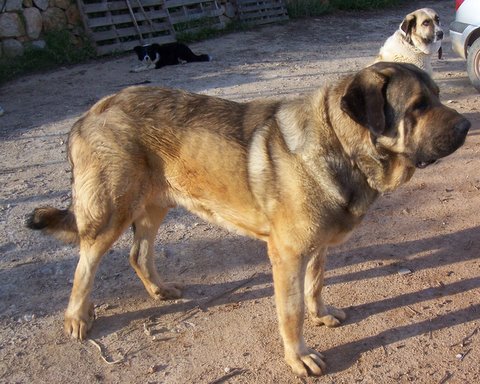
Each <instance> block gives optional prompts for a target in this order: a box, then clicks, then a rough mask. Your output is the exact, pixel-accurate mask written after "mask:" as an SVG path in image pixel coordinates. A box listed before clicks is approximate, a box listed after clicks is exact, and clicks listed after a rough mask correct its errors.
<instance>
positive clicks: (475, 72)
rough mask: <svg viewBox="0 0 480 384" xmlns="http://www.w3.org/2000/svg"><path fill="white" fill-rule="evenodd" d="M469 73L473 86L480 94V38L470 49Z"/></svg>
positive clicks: (468, 58)
mask: <svg viewBox="0 0 480 384" xmlns="http://www.w3.org/2000/svg"><path fill="white" fill-rule="evenodd" d="M467 73H468V77H469V78H470V81H471V82H472V84H473V86H474V87H475V88H476V89H477V91H479V92H480V38H478V39H477V40H475V41H474V42H473V44H472V45H471V46H470V48H469V49H468V56H467Z"/></svg>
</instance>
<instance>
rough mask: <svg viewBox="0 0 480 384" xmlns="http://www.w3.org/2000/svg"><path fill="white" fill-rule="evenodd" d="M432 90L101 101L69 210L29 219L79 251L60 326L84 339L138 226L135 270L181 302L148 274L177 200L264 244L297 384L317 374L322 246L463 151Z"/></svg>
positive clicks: (81, 148)
mask: <svg viewBox="0 0 480 384" xmlns="http://www.w3.org/2000/svg"><path fill="white" fill-rule="evenodd" d="M438 93H439V91H438V88H437V86H436V85H435V83H434V82H433V81H432V80H431V79H430V77H429V76H428V75H427V74H426V73H425V72H423V71H421V70H419V69H418V68H417V67H415V66H413V65H408V64H394V63H378V64H375V65H373V66H371V67H368V68H366V69H364V70H362V71H360V72H358V73H357V74H355V75H351V76H348V77H346V78H344V79H343V80H341V81H340V82H338V83H335V84H332V85H329V86H326V87H325V88H323V89H319V90H318V91H316V92H313V93H312V94H309V95H306V96H302V97H298V98H296V99H293V100H288V101H285V100H284V101H251V102H248V103H237V102H233V101H228V100H224V99H219V98H215V97H209V96H205V95H196V94H192V93H188V92H183V91H178V90H171V89H164V88H158V87H131V88H127V89H125V90H123V91H121V92H119V93H117V94H114V95H112V96H108V97H105V98H104V99H102V100H100V101H99V102H98V103H96V104H95V105H94V106H93V107H92V108H91V109H90V110H89V111H88V112H87V113H85V114H84V115H83V116H82V117H81V118H80V119H79V120H78V121H77V122H76V123H75V124H74V126H73V128H72V131H71V133H70V137H69V141H68V153H69V160H70V162H71V165H72V170H73V181H72V201H71V204H70V206H69V207H68V208H66V209H57V208H53V207H43V208H37V209H36V210H35V211H34V212H33V213H32V214H31V216H30V217H29V219H28V226H29V227H30V228H33V229H40V230H43V231H45V232H49V233H52V234H54V235H56V236H57V237H59V238H61V239H63V240H66V241H73V242H77V243H78V244H79V246H80V259H79V262H78V265H77V269H76V272H75V278H74V282H73V289H72V293H71V296H70V301H69V304H68V307H67V310H66V313H65V331H66V332H67V334H68V335H70V336H72V337H73V338H76V339H84V338H85V337H86V335H87V332H88V330H89V329H90V328H91V326H92V324H93V304H92V302H91V301H90V293H91V292H90V291H91V289H92V285H93V279H94V276H95V272H96V269H97V266H98V264H99V262H100V259H101V258H102V256H103V255H104V254H105V253H106V252H107V251H108V249H109V248H110V247H111V246H112V244H113V243H114V241H115V240H116V239H118V237H119V236H120V235H121V234H122V233H123V232H124V231H125V230H126V229H127V228H128V227H130V226H132V227H133V228H134V240H133V245H132V248H131V251H130V263H131V265H132V267H133V268H134V269H135V271H136V273H137V275H138V277H139V278H140V279H141V281H142V282H143V284H144V286H145V288H146V290H147V292H148V293H149V295H150V296H151V297H153V298H154V299H172V298H177V297H179V296H180V295H181V293H182V292H181V288H182V287H181V285H179V284H176V283H166V282H163V281H162V279H161V278H160V276H159V274H158V273H157V270H156V269H155V268H154V239H155V235H156V233H157V230H158V228H159V226H160V224H161V222H162V219H163V218H164V217H165V215H166V213H167V211H168V210H169V209H170V208H172V207H175V206H177V205H181V206H184V207H186V208H187V209H189V210H190V211H192V212H194V213H196V214H198V215H199V216H201V217H203V218H205V219H207V220H209V221H212V222H215V223H218V224H220V225H222V226H225V227H227V228H230V229H233V230H236V231H238V232H240V233H243V234H246V235H249V236H252V237H254V238H258V239H261V240H264V241H265V242H266V243H267V245H268V256H269V258H270V260H271V264H272V268H273V280H274V290H275V300H276V308H277V312H278V322H279V328H280V334H281V336H282V339H283V344H284V353H285V355H284V356H285V359H286V361H287V363H288V364H289V365H290V367H291V368H292V369H293V371H294V373H295V374H296V375H299V376H306V375H308V374H312V375H320V374H322V372H324V371H325V369H326V367H325V363H324V360H323V356H322V355H321V354H320V353H318V352H317V351H314V350H312V349H310V348H309V347H307V345H306V343H305V341H304V338H303V330H302V329H303V322H304V307H306V310H307V312H308V314H309V316H310V317H311V318H312V320H313V322H314V323H316V324H325V325H327V326H337V325H339V324H340V323H341V321H342V320H344V319H345V313H344V312H343V311H342V310H341V309H337V308H335V307H332V306H326V305H325V304H324V301H323V299H322V287H323V275H324V265H325V257H326V256H325V255H326V251H327V248H328V247H329V246H331V245H334V244H337V243H339V242H341V241H342V240H344V239H345V237H346V236H347V235H348V234H349V233H350V232H351V231H352V230H353V228H355V226H357V225H358V224H359V223H360V222H361V220H362V218H363V217H364V215H365V214H366V212H367V210H368V208H369V206H370V205H371V204H372V203H373V201H374V200H375V199H376V198H377V197H378V196H379V195H380V194H381V193H383V192H386V191H392V190H394V189H395V188H397V187H398V186H400V185H401V184H403V183H405V182H406V181H408V180H409V179H410V178H411V177H412V175H413V173H414V171H415V169H417V168H424V167H426V166H428V165H429V164H431V163H433V162H435V161H436V160H437V159H439V158H442V157H445V156H447V155H449V154H451V153H453V152H454V151H455V150H457V149H458V148H459V147H460V146H461V145H462V144H463V143H464V141H465V137H466V135H467V132H468V130H469V127H470V123H469V122H468V120H466V119H465V118H464V117H463V116H461V115H460V114H458V113H457V112H456V111H454V110H453V109H451V108H447V107H446V106H444V105H442V104H441V102H440V100H439V97H438V96H439V95H438ZM225 348H229V347H228V346H225Z"/></svg>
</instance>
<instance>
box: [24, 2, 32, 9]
mask: <svg viewBox="0 0 480 384" xmlns="http://www.w3.org/2000/svg"><path fill="white" fill-rule="evenodd" d="M23 7H24V8H30V7H33V0H23Z"/></svg>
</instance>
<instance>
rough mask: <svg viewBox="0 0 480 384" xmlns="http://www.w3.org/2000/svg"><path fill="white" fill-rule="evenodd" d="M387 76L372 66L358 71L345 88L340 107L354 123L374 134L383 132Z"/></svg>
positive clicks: (384, 126)
mask: <svg viewBox="0 0 480 384" xmlns="http://www.w3.org/2000/svg"><path fill="white" fill-rule="evenodd" d="M387 81H388V78H387V77H386V76H385V75H383V74H382V73H380V72H378V71H376V70H375V69H373V68H366V69H364V70H362V71H360V72H358V73H357V74H356V75H355V76H354V77H353V79H352V80H351V81H350V83H349V84H348V85H347V87H346V89H345V93H344V95H343V96H342V99H341V102H340V107H341V109H342V111H343V112H345V113H346V114H347V115H348V116H350V118H351V119H352V120H354V121H355V122H356V123H358V124H360V125H362V126H364V127H366V128H368V129H369V130H370V132H372V133H373V134H374V135H375V136H380V135H382V134H383V132H384V131H385V128H386V123H385V112H384V110H385V88H386V85H387Z"/></svg>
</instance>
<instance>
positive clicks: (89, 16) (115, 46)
mask: <svg viewBox="0 0 480 384" xmlns="http://www.w3.org/2000/svg"><path fill="white" fill-rule="evenodd" d="M77 4H78V8H79V10H80V13H81V14H82V17H83V23H84V26H85V30H86V32H87V34H88V35H89V37H90V38H91V40H92V41H93V43H94V44H95V48H96V51H97V54H98V55H104V54H108V53H114V52H124V51H128V50H131V49H132V48H133V47H134V46H136V45H140V44H145V43H152V42H156V43H159V44H164V43H169V42H173V41H175V40H176V38H175V32H174V30H173V28H172V25H171V23H170V21H169V19H168V14H167V12H166V11H165V10H164V8H163V4H164V0H128V1H126V0H77Z"/></svg>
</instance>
